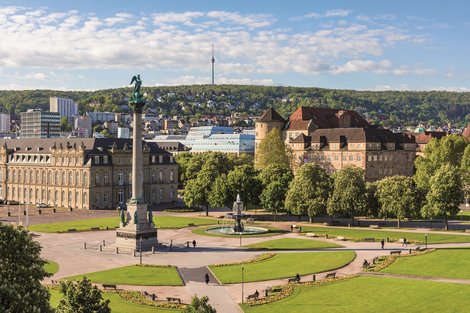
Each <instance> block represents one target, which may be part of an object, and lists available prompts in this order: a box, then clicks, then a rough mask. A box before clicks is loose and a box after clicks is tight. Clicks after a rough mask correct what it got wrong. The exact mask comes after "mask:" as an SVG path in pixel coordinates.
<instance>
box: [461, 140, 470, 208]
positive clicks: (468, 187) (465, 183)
mask: <svg viewBox="0 0 470 313" xmlns="http://www.w3.org/2000/svg"><path fill="white" fill-rule="evenodd" d="M460 171H461V177H462V187H463V191H464V193H465V198H466V200H467V203H468V201H470V199H469V198H470V144H469V145H468V146H467V147H466V148H465V151H464V153H463V156H462V162H461V164H460Z"/></svg>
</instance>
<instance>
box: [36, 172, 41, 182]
mask: <svg viewBox="0 0 470 313" xmlns="http://www.w3.org/2000/svg"><path fill="white" fill-rule="evenodd" d="M40 182H41V172H39V170H37V171H36V183H40Z"/></svg>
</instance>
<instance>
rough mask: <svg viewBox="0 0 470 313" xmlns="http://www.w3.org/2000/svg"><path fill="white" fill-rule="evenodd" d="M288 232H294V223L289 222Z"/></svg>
mask: <svg viewBox="0 0 470 313" xmlns="http://www.w3.org/2000/svg"><path fill="white" fill-rule="evenodd" d="M290 232H291V233H293V232H294V225H292V224H290Z"/></svg>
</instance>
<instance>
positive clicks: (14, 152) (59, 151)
mask: <svg viewBox="0 0 470 313" xmlns="http://www.w3.org/2000/svg"><path fill="white" fill-rule="evenodd" d="M142 149H143V151H142V152H143V197H144V198H145V200H146V201H147V203H148V204H149V205H150V206H152V205H157V204H161V203H171V202H174V201H176V199H177V188H178V181H177V179H178V173H177V171H178V165H177V164H176V162H175V160H174V158H173V156H172V155H171V154H170V153H169V152H167V151H165V150H163V149H161V148H160V147H158V145H157V144H156V143H151V142H143V148H142ZM131 177H132V139H115V138H68V139H66V138H64V139H62V138H47V139H46V138H43V139H15V140H9V139H0V198H1V199H3V200H14V201H18V202H20V203H30V204H35V203H46V204H48V205H50V206H58V207H70V208H77V209H105V208H116V207H117V206H119V205H122V204H124V203H126V201H127V200H128V199H129V198H130V197H131V192H132V179H131Z"/></svg>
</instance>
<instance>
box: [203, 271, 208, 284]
mask: <svg viewBox="0 0 470 313" xmlns="http://www.w3.org/2000/svg"><path fill="white" fill-rule="evenodd" d="M204 280H205V281H206V285H208V284H209V273H206V275H205V276H204Z"/></svg>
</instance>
